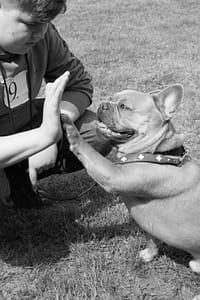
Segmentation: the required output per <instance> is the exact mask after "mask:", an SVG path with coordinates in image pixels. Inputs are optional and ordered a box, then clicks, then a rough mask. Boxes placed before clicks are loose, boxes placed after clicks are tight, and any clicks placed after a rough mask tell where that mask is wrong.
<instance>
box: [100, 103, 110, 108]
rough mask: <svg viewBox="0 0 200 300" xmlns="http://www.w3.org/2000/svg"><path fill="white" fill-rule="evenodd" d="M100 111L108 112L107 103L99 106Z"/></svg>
mask: <svg viewBox="0 0 200 300" xmlns="http://www.w3.org/2000/svg"><path fill="white" fill-rule="evenodd" d="M100 109H101V110H108V109H109V107H108V103H107V102H103V103H101V104H100Z"/></svg>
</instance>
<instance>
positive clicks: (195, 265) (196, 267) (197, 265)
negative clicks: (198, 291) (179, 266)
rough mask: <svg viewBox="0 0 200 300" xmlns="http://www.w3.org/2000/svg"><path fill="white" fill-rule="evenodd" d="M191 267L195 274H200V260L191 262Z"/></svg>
mask: <svg viewBox="0 0 200 300" xmlns="http://www.w3.org/2000/svg"><path fill="white" fill-rule="evenodd" d="M189 266H190V268H191V270H192V271H193V272H195V273H200V260H198V261H197V260H191V261H190V262H189ZM199 297H200V296H199ZM199 300H200V298H199Z"/></svg>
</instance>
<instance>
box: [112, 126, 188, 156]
mask: <svg viewBox="0 0 200 300" xmlns="http://www.w3.org/2000/svg"><path fill="white" fill-rule="evenodd" d="M183 141H184V135H183V134H179V133H177V132H176V130H175V129H174V126H173V125H172V123H171V122H170V121H169V122H167V123H166V124H165V125H164V126H163V127H162V128H161V129H160V130H159V131H158V132H157V133H155V134H153V135H152V137H150V138H148V140H146V141H144V139H141V140H139V141H138V142H136V143H135V145H134V146H133V144H132V146H131V147H130V148H129V147H127V144H120V145H118V146H117V157H119V158H120V157H122V156H124V155H127V154H137V153H141V152H149V153H155V152H161V153H162V152H165V151H169V150H172V149H174V148H178V147H180V146H181V145H182V144H183Z"/></svg>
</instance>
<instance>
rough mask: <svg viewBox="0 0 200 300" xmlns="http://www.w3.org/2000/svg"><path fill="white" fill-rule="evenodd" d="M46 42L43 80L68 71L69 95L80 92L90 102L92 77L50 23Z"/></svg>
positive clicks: (72, 95)
mask: <svg viewBox="0 0 200 300" xmlns="http://www.w3.org/2000/svg"><path fill="white" fill-rule="evenodd" d="M46 42H47V48H48V60H47V69H46V72H45V75H44V79H45V81H46V82H52V81H54V80H55V79H56V78H57V77H59V76H60V75H62V74H63V73H64V72H65V71H69V72H70V78H69V81H68V84H67V87H66V91H69V95H70V97H76V95H80V93H82V94H84V95H86V96H87V97H88V99H89V103H91V102H92V96H93V87H92V85H91V80H92V78H91V76H90V75H89V73H88V72H87V71H86V70H85V68H84V66H83V64H82V62H81V61H80V60H79V59H78V58H77V57H76V56H75V55H73V53H72V52H71V51H70V50H69V47H68V45H67V44H66V42H65V41H64V40H63V39H62V37H61V36H60V34H59V33H58V31H57V29H56V28H55V26H54V25H53V24H51V23H50V24H49V27H48V31H47V34H46ZM79 98H81V97H79Z"/></svg>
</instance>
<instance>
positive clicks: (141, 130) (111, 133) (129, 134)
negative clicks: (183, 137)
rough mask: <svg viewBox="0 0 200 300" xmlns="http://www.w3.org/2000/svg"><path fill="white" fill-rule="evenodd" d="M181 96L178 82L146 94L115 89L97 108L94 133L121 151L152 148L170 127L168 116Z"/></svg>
mask: <svg viewBox="0 0 200 300" xmlns="http://www.w3.org/2000/svg"><path fill="white" fill-rule="evenodd" d="M182 97H183V87H182V86H181V85H179V84H174V85H172V86H169V87H167V88H165V89H164V90H162V91H159V92H158V91H157V92H151V93H149V94H145V93H141V92H138V91H134V90H124V91H121V92H119V93H116V94H115V95H114V96H113V99H112V101H108V102H102V103H101V104H100V106H99V108H98V111H97V116H98V120H99V122H97V133H98V135H99V136H100V137H101V138H103V139H106V140H110V141H111V143H112V144H114V145H115V146H117V147H118V149H119V151H120V152H123V153H136V152H139V151H150V152H154V151H155V150H156V149H157V147H158V145H160V144H161V143H162V142H163V140H164V139H166V136H167V134H168V136H169V130H170V132H171V131H172V128H173V127H172V125H171V122H170V120H171V118H172V116H173V115H174V113H175V112H176V110H177V108H178V106H179V104H180V102H181V100H182ZM170 125H171V126H170ZM179 142H180V141H179ZM174 146H177V145H174Z"/></svg>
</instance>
